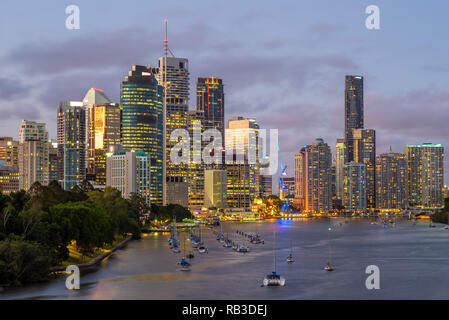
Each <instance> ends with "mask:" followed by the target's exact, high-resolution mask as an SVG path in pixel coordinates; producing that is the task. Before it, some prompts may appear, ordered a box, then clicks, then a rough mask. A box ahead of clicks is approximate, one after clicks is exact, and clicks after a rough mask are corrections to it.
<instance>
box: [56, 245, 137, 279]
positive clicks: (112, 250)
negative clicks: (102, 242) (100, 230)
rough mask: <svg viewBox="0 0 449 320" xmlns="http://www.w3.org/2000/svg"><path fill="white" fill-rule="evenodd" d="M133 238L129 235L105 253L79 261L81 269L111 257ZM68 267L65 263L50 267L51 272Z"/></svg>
mask: <svg viewBox="0 0 449 320" xmlns="http://www.w3.org/2000/svg"><path fill="white" fill-rule="evenodd" d="M131 240H132V236H129V237H127V238H126V239H125V240H123V241H121V242H120V243H118V244H116V245H115V246H113V247H112V248H110V249H109V250H108V251H107V252H105V253H103V254H101V255H99V256H96V257H95V258H92V259H91V260H89V261H88V262H84V263H79V264H76V265H77V266H78V268H80V269H86V268H89V267H92V266H94V265H97V264H99V263H100V262H101V261H103V260H104V259H106V258H107V257H109V256H110V255H111V254H112V253H114V252H115V251H117V250H119V249H121V248H123V247H124V246H125V245H126V244H127V243H128V242H129V241H131ZM66 268H67V266H65V265H59V266H54V267H51V268H50V272H61V271H65V270H66Z"/></svg>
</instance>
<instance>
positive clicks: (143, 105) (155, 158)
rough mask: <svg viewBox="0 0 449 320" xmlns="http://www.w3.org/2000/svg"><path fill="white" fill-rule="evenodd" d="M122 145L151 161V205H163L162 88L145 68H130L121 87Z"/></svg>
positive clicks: (153, 75)
mask: <svg viewBox="0 0 449 320" xmlns="http://www.w3.org/2000/svg"><path fill="white" fill-rule="evenodd" d="M120 107H121V144H122V146H123V148H124V149H126V150H134V151H136V152H137V151H142V152H144V153H145V154H148V155H149V156H150V158H151V184H150V188H151V203H154V204H157V205H162V203H163V185H164V181H163V167H164V164H163V161H164V149H163V144H164V136H163V127H164V110H163V87H162V86H161V85H159V84H158V81H157V79H156V76H155V74H153V73H152V72H151V70H150V69H148V68H147V67H144V66H133V67H132V70H131V71H130V72H129V75H128V76H127V77H126V78H125V81H123V82H122V84H121V87H120Z"/></svg>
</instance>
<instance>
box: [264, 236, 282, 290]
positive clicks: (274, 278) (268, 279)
mask: <svg viewBox="0 0 449 320" xmlns="http://www.w3.org/2000/svg"><path fill="white" fill-rule="evenodd" d="M273 255H274V271H273V272H272V273H270V274H267V275H266V276H265V278H264V279H263V286H265V287H283V286H285V278H284V277H281V276H280V275H279V274H277V273H276V232H275V233H274V246H273Z"/></svg>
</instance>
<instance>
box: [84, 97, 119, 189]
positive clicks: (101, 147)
mask: <svg viewBox="0 0 449 320" xmlns="http://www.w3.org/2000/svg"><path fill="white" fill-rule="evenodd" d="M88 111H89V148H88V155H89V161H88V167H87V176H88V178H89V179H88V180H90V181H93V182H94V183H95V184H98V185H105V184H106V153H107V152H110V148H111V147H113V146H116V145H120V106H119V105H118V104H115V103H102V104H94V105H93V106H92V107H91V108H89V109H88Z"/></svg>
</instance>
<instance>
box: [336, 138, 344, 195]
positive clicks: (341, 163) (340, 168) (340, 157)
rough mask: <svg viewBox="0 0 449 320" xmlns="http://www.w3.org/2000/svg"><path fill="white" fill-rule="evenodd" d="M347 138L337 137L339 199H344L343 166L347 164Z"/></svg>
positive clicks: (337, 186)
mask: <svg viewBox="0 0 449 320" xmlns="http://www.w3.org/2000/svg"><path fill="white" fill-rule="evenodd" d="M345 149H346V146H345V139H337V144H336V147H335V193H336V197H337V199H340V200H341V199H343V178H344V175H343V167H344V165H345Z"/></svg>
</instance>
